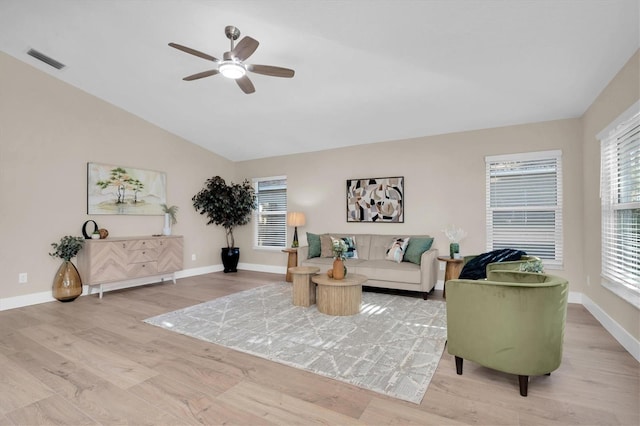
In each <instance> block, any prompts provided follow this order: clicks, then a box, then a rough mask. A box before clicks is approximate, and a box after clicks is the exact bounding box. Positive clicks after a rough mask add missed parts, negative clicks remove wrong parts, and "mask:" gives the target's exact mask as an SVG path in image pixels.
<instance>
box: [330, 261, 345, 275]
mask: <svg viewBox="0 0 640 426" xmlns="http://www.w3.org/2000/svg"><path fill="white" fill-rule="evenodd" d="M345 269H346V268H345V267H344V262H343V261H342V259H335V260H334V261H333V279H334V280H342V279H344V272H345Z"/></svg>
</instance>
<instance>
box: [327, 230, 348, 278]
mask: <svg viewBox="0 0 640 426" xmlns="http://www.w3.org/2000/svg"><path fill="white" fill-rule="evenodd" d="M331 249H332V250H333V279H334V280H342V279H344V277H345V276H346V275H347V267H346V266H345V265H344V259H346V253H347V250H348V249H349V247H347V243H346V242H345V241H344V240H343V239H341V238H334V239H333V241H332V247H331Z"/></svg>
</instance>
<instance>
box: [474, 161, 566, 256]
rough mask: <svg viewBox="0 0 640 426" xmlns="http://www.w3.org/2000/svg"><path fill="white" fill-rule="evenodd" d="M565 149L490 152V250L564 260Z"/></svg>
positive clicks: (488, 172)
mask: <svg viewBox="0 0 640 426" xmlns="http://www.w3.org/2000/svg"><path fill="white" fill-rule="evenodd" d="M561 160H562V152H561V151H544V152H532V153H524V154H514V155H499V156H490V157H486V158H485V161H486V190H487V196H486V213H487V250H489V251H491V250H497V249H503V248H513V249H519V250H523V251H525V252H527V254H529V255H532V256H538V257H540V258H541V259H542V260H543V262H544V264H545V265H546V266H552V265H556V266H560V265H562V161H561Z"/></svg>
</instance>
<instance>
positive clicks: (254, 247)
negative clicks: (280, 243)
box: [253, 246, 289, 252]
mask: <svg viewBox="0 0 640 426" xmlns="http://www.w3.org/2000/svg"><path fill="white" fill-rule="evenodd" d="M286 248H289V247H288V246H287V247H261V246H253V249H254V250H263V251H277V252H280V251H282V250H284V249H286Z"/></svg>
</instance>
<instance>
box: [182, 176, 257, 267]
mask: <svg viewBox="0 0 640 426" xmlns="http://www.w3.org/2000/svg"><path fill="white" fill-rule="evenodd" d="M191 201H193V207H194V208H195V209H196V211H197V212H199V213H200V214H201V215H205V216H206V217H207V218H208V219H209V220H208V222H207V225H210V224H212V223H213V224H215V225H220V226H222V227H223V228H224V229H225V231H226V237H227V247H223V248H222V251H221V257H222V264H223V265H224V272H237V269H236V268H237V266H238V260H239V258H240V249H239V248H238V247H235V239H234V238H233V229H234V228H235V227H237V226H242V225H246V224H247V223H249V222H250V221H251V213H252V212H253V211H254V210H255V209H256V207H257V204H256V193H255V190H254V189H253V187H252V186H251V184H250V183H249V181H248V180H247V179H245V180H244V181H243V182H242V183H241V184H240V183H230V184H227V183H226V182H225V180H224V179H223V178H221V177H220V176H215V177H212V178H210V179H207V181H206V182H205V186H204V188H202V189H201V190H200V192H198V193H197V194H196V195H194V196H193V198H192V199H191Z"/></svg>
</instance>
